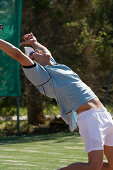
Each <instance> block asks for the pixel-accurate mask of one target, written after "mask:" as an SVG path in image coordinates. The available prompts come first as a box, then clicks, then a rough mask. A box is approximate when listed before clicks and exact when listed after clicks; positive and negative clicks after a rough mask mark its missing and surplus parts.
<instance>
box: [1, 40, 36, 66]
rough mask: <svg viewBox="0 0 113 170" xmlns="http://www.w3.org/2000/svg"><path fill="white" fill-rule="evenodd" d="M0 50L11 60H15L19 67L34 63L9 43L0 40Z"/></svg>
mask: <svg viewBox="0 0 113 170" xmlns="http://www.w3.org/2000/svg"><path fill="white" fill-rule="evenodd" d="M0 49H1V50H2V51H4V52H5V53H6V54H7V55H9V56H10V57H11V58H13V59H15V60H17V61H18V62H19V63H20V64H21V65H24V66H29V65H32V64H34V62H33V61H32V60H31V59H30V58H29V57H27V56H26V55H25V54H24V53H22V51H21V50H19V49H18V48H16V47H15V46H14V45H12V44H11V43H9V42H7V41H4V40H2V39H0Z"/></svg>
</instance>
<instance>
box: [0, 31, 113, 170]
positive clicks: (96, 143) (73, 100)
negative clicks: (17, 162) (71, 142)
mask: <svg viewBox="0 0 113 170" xmlns="http://www.w3.org/2000/svg"><path fill="white" fill-rule="evenodd" d="M24 40H25V41H24V42H22V43H21V44H20V45H25V44H27V45H28V44H29V45H30V46H32V47H33V49H34V50H33V51H31V52H30V53H29V54H28V55H25V54H24V53H22V52H21V51H20V50H19V49H18V48H16V47H14V46H13V45H11V44H10V43H8V42H6V41H4V40H1V39H0V49H1V50H2V51H4V52H5V53H6V54H8V55H9V56H10V57H12V58H13V59H15V60H17V61H18V62H19V63H20V64H21V65H22V67H23V70H24V73H25V75H26V76H27V78H28V79H29V80H30V81H31V82H32V83H33V84H34V85H35V86H36V87H37V88H38V89H39V91H40V92H41V93H43V94H44V95H46V96H48V97H51V98H55V99H56V101H57V103H58V105H59V108H60V112H61V116H62V118H63V119H64V120H65V122H66V123H67V124H69V128H70V131H74V129H75V128H76V122H77V124H78V126H79V131H80V135H81V136H82V138H83V140H84V141H85V150H86V153H87V154H88V159H89V161H88V163H82V162H78V163H72V164H70V165H68V166H66V167H64V168H61V169H60V170H113V120H112V117H111V115H110V113H108V112H107V110H106V108H105V107H104V106H103V105H102V103H101V102H100V100H99V99H98V97H97V96H96V95H95V94H94V93H93V91H92V90H91V89H90V88H89V87H88V86H87V85H86V84H85V83H83V82H82V80H81V79H80V77H79V76H78V75H77V74H76V73H74V72H73V71H72V70H71V69H70V68H69V67H67V66H65V65H62V64H58V63H56V62H55V60H54V59H53V57H52V56H51V53H50V51H49V50H48V49H47V48H46V47H44V46H43V45H41V44H40V43H38V42H37V39H36V38H35V37H34V35H33V34H32V33H30V34H26V35H25V36H24ZM26 53H27V52H26ZM76 113H77V114H76ZM77 115H78V118H77ZM77 119H78V120H77ZM104 154H105V156H106V158H107V160H108V162H103V155H104Z"/></svg>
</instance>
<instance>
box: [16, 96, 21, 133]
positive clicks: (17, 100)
mask: <svg viewBox="0 0 113 170" xmlns="http://www.w3.org/2000/svg"><path fill="white" fill-rule="evenodd" d="M16 104H17V135H19V134H20V120H19V116H20V115H19V107H20V97H17V98H16Z"/></svg>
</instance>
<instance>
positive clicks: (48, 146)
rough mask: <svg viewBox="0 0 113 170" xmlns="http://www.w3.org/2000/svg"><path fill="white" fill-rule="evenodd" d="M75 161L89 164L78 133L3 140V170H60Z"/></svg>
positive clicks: (0, 167) (0, 161)
mask: <svg viewBox="0 0 113 170" xmlns="http://www.w3.org/2000/svg"><path fill="white" fill-rule="evenodd" d="M75 161H84V162H87V156H86V153H85V151H84V144H83V141H82V139H81V137H80V136H79V134H78V133H57V134H50V135H39V136H20V137H19V136H16V137H14V136H13V137H1V138H0V170H8V169H11V170H12V169H14V170H16V169H17V170H19V169H21V170H46V169H48V170H56V169H58V168H60V167H62V166H64V165H68V164H69V163H72V162H75Z"/></svg>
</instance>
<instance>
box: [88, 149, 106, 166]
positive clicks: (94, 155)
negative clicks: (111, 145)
mask: <svg viewBox="0 0 113 170" xmlns="http://www.w3.org/2000/svg"><path fill="white" fill-rule="evenodd" d="M103 155H104V153H103V150H95V151H91V152H89V153H88V159H89V164H92V165H97V167H98V166H99V167H101V166H102V164H103Z"/></svg>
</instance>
